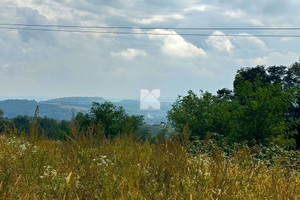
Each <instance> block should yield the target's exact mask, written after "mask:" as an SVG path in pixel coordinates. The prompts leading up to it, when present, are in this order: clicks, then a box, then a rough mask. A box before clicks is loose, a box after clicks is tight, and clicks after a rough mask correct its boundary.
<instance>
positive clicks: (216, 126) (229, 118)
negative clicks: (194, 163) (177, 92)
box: [168, 62, 300, 148]
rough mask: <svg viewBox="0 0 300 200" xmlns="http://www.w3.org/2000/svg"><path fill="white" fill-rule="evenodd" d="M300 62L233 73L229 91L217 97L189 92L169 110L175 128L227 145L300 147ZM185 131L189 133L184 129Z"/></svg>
mask: <svg viewBox="0 0 300 200" xmlns="http://www.w3.org/2000/svg"><path fill="white" fill-rule="evenodd" d="M299 84H300V63H299V62H296V63H294V64H293V65H292V66H290V67H285V66H270V67H267V68H266V67H264V66H257V67H254V68H242V69H240V70H238V71H237V74H236V76H235V80H234V88H233V90H229V89H226V88H224V89H221V90H218V92H217V95H213V94H211V93H208V92H202V91H201V94H200V96H197V95H196V94H195V93H194V92H192V91H189V92H188V95H187V96H184V97H179V98H178V99H177V101H176V102H175V103H174V104H173V107H172V109H171V110H170V111H169V112H168V120H169V122H170V123H171V125H172V126H173V127H175V129H176V130H177V131H178V132H180V133H184V131H182V130H184V128H185V129H187V128H188V129H189V131H190V132H188V133H190V134H191V136H190V138H200V139H204V138H205V137H206V136H208V135H212V136H215V137H217V138H219V139H220V138H222V140H225V141H226V142H227V143H229V144H234V143H241V142H246V143H247V144H248V145H250V146H253V145H258V144H262V145H279V146H282V147H287V148H294V147H296V148H299V145H300V138H299V133H300V87H299ZM185 132H187V131H185Z"/></svg>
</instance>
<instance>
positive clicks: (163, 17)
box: [133, 14, 184, 24]
mask: <svg viewBox="0 0 300 200" xmlns="http://www.w3.org/2000/svg"><path fill="white" fill-rule="evenodd" d="M170 19H173V20H174V19H184V16H183V15H181V14H170V15H153V16H151V17H150V18H145V19H134V20H133V22H134V23H137V24H152V23H157V22H165V21H168V20H170Z"/></svg>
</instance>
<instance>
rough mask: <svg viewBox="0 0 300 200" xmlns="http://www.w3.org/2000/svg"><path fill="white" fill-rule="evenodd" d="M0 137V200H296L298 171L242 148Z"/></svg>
mask: <svg viewBox="0 0 300 200" xmlns="http://www.w3.org/2000/svg"><path fill="white" fill-rule="evenodd" d="M6 132H7V133H5V134H2V135H1V136H0V198H1V199H141V200H144V199H156V200H158V199H163V200H166V199H188V200H192V199H197V200H198V199H300V172H299V171H297V170H295V169H294V168H292V167H290V166H287V165H285V164H283V163H282V162H276V161H274V162H267V161H265V160H260V159H257V158H255V157H254V156H253V155H252V154H251V151H252V150H251V149H250V148H247V147H241V148H239V149H236V150H235V151H233V152H232V153H231V154H225V153H224V152H223V151H222V150H221V149H220V148H218V147H217V146H216V145H212V144H207V145H208V146H209V148H208V147H207V148H206V149H207V150H206V151H203V148H202V150H193V151H192V152H188V151H187V148H185V147H183V146H182V145H181V144H180V143H179V142H177V141H175V140H173V141H164V142H161V143H158V144H150V143H149V142H147V141H146V142H139V141H136V140H135V139H134V137H133V136H130V135H126V136H119V137H117V138H115V139H114V140H107V139H99V138H94V137H81V138H79V137H77V138H73V139H70V140H68V141H65V142H60V141H52V140H48V139H45V138H40V137H35V136H15V132H16V130H10V131H6Z"/></svg>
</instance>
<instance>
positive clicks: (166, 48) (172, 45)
mask: <svg viewBox="0 0 300 200" xmlns="http://www.w3.org/2000/svg"><path fill="white" fill-rule="evenodd" d="M149 33H152V34H162V35H148V37H149V38H150V39H151V40H160V41H162V42H163V43H162V46H161V51H162V52H163V53H164V54H166V55H169V56H179V57H196V56H205V55H206V52H205V51H204V50H203V49H201V48H198V47H196V46H195V45H193V44H192V43H190V42H187V41H185V39H184V38H183V37H182V36H180V35H179V34H177V33H176V32H175V31H173V30H169V31H168V30H162V29H155V30H153V31H149ZM163 34H165V35H163ZM167 34H171V35H167Z"/></svg>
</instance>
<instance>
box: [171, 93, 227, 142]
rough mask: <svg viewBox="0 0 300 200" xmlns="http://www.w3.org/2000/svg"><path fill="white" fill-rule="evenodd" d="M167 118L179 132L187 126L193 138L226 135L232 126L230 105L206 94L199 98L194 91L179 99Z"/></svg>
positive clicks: (225, 100)
mask: <svg viewBox="0 0 300 200" xmlns="http://www.w3.org/2000/svg"><path fill="white" fill-rule="evenodd" d="M167 118H168V120H169V123H170V124H171V126H173V127H174V128H175V130H176V131H177V132H179V133H180V132H182V131H183V129H184V127H185V126H186V125H187V126H188V127H189V130H190V131H191V136H198V137H200V138H201V139H204V138H205V136H206V134H207V133H208V132H217V133H219V134H223V135H226V134H227V133H228V132H229V130H228V128H229V126H230V124H231V123H230V103H229V101H228V99H226V98H218V97H216V96H214V95H212V94H211V93H208V92H205V93H203V92H202V94H201V95H200V96H199V97H198V96H197V95H196V94H195V93H193V92H192V91H189V92H188V95H187V96H184V97H179V98H178V99H177V100H176V102H175V103H174V104H173V105H172V109H171V110H170V111H168V114H167Z"/></svg>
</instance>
